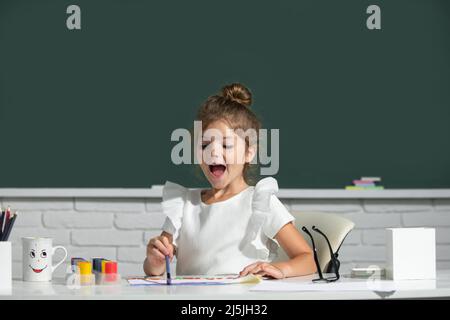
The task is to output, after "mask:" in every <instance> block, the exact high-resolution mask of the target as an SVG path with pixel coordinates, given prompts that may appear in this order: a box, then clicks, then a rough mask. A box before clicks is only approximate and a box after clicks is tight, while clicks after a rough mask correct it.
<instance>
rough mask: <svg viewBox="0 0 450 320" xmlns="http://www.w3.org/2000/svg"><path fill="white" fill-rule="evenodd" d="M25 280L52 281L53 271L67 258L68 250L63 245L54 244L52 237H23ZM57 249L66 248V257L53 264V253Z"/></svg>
mask: <svg viewBox="0 0 450 320" xmlns="http://www.w3.org/2000/svg"><path fill="white" fill-rule="evenodd" d="M22 248H23V260H22V263H23V280H24V281H51V280H52V274H53V271H55V269H56V268H58V266H59V265H60V264H61V263H63V262H64V260H66V258H67V250H66V248H64V247H61V246H56V247H53V246H52V239H51V238H33V237H26V238H22ZM57 249H61V250H64V258H62V259H61V261H59V262H58V263H57V264H55V265H53V264H52V257H53V254H54V253H55V251H56V250H57Z"/></svg>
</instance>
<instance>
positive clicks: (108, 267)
mask: <svg viewBox="0 0 450 320" xmlns="http://www.w3.org/2000/svg"><path fill="white" fill-rule="evenodd" d="M105 273H107V274H112V273H117V262H115V261H107V262H106V263H105Z"/></svg>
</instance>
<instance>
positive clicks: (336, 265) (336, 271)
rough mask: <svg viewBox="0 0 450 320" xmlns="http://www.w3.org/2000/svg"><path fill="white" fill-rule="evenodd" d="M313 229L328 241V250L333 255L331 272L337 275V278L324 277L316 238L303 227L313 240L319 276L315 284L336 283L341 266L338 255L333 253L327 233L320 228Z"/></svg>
mask: <svg viewBox="0 0 450 320" xmlns="http://www.w3.org/2000/svg"><path fill="white" fill-rule="evenodd" d="M312 229H313V230H314V231H315V232H317V233H319V234H321V235H322V236H323V237H324V238H325V240H326V241H327V244H328V249H329V250H330V255H331V261H330V263H331V267H332V268H331V271H332V272H333V273H334V274H335V276H331V277H328V278H324V277H323V273H322V268H320V263H319V258H318V256H317V247H316V244H315V243H314V238H313V236H312V234H311V233H310V232H309V230H308V229H307V228H306V227H302V230H303V231H304V232H305V233H306V234H307V235H308V236H309V237H310V238H311V243H312V246H313V253H314V262H315V263H316V267H317V273H318V274H319V278H318V279H313V282H334V281H337V280H339V277H340V276H339V267H340V266H341V263H340V261H339V260H338V254H337V253H334V252H333V249H332V248H331V244H330V241H329V240H328V237H327V236H326V235H325V233H323V232H322V231H320V230H319V228H317V227H316V226H312Z"/></svg>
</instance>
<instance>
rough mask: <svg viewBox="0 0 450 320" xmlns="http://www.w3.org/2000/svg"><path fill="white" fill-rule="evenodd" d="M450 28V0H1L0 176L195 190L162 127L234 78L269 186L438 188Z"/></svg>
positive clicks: (21, 181) (185, 124)
mask: <svg viewBox="0 0 450 320" xmlns="http://www.w3.org/2000/svg"><path fill="white" fill-rule="evenodd" d="M71 4H77V5H78V6H79V7H80V9H81V29H80V30H76V29H75V30H69V29H68V27H67V25H66V20H67V18H68V16H69V14H67V13H66V9H67V7H68V6H69V5H71ZM371 4H376V5H378V6H379V8H380V9H381V20H380V21H381V29H374V30H370V29H368V27H367V26H366V20H367V18H368V17H369V16H370V14H368V13H367V12H366V10H367V7H368V6H369V5H371ZM449 31H450V2H449V1H446V0H442V1H438V0H434V1H426V0H422V1H419V0H397V1H392V0H391V1H381V0H378V1H364V0H340V1H337V0H329V1H323V0H309V1H302V0H291V1H288V0H280V1H266V0H264V1H263V0H248V1H242V0H226V1H225V0H221V1H217V0H164V1H162V0H161V1H143V0H142V1H138V0H128V1H119V0H108V1H106V0H96V1H91V0H89V1H87V0H78V1H75V2H74V1H63V0H52V1H50V0H40V1H34V0H28V1H26V0H11V1H7V0H2V1H1V2H0V130H1V131H0V146H1V149H0V150H1V152H0V172H1V173H0V187H149V186H151V185H154V184H163V183H164V182H165V181H166V180H171V181H175V182H178V183H181V184H183V185H186V186H192V187H195V186H203V185H205V180H204V179H202V178H201V177H198V175H197V174H196V170H195V166H194V165H182V166H176V165H174V164H172V163H171V161H170V152H171V149H172V147H173V146H174V145H175V144H176V143H175V142H172V141H170V135H171V133H172V131H173V130H174V129H176V128H188V129H190V128H191V127H192V126H193V120H194V117H195V114H196V110H197V108H198V107H199V105H200V104H201V103H202V101H204V100H205V99H206V98H207V96H208V95H211V94H213V93H215V92H217V91H218V90H219V89H220V88H221V87H222V86H223V85H224V84H226V83H229V82H235V81H238V82H242V83H243V84H245V85H246V86H248V87H249V88H250V89H251V90H252V93H253V96H254V104H253V106H252V108H253V109H254V110H255V112H256V113H257V114H258V115H259V116H260V118H261V120H262V121H263V127H264V128H267V129H273V128H277V129H280V168H279V172H278V173H277V174H276V175H275V177H276V178H277V179H278V181H279V185H280V187H282V188H343V187H344V186H345V185H348V184H349V183H351V181H352V180H353V179H355V178H359V177H361V176H381V177H382V179H383V181H382V182H383V185H385V186H386V187H387V188H449V187H450V37H449Z"/></svg>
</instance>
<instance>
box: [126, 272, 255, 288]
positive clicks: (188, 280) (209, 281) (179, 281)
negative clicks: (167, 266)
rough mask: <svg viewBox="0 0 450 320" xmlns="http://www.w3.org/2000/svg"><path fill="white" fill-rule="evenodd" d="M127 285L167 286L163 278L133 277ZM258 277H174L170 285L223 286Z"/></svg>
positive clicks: (253, 279)
mask: <svg viewBox="0 0 450 320" xmlns="http://www.w3.org/2000/svg"><path fill="white" fill-rule="evenodd" d="M127 280H128V283H129V284H130V285H132V286H154V285H167V281H166V278H164V277H157V276H155V277H135V278H128V279H127ZM260 281H261V279H260V277H257V276H255V275H252V274H249V275H247V276H245V277H239V276H238V275H235V276H180V277H177V276H175V277H174V278H173V279H172V285H225V284H236V283H258V282H260Z"/></svg>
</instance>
